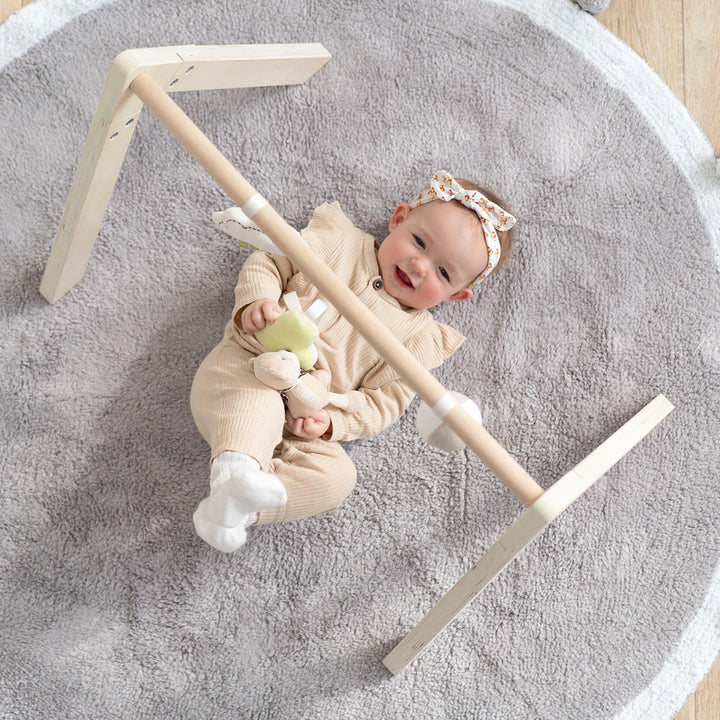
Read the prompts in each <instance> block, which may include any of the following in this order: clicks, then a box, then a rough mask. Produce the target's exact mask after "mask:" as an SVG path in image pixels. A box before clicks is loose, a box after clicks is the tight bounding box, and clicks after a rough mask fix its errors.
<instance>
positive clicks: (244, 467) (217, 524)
mask: <svg viewBox="0 0 720 720" xmlns="http://www.w3.org/2000/svg"><path fill="white" fill-rule="evenodd" d="M285 502H287V493H286V491H285V486H284V485H283V484H282V483H281V482H280V481H279V480H278V479H277V478H276V477H275V476H274V475H271V474H270V473H266V472H263V471H262V470H260V465H259V463H258V462H257V461H256V460H255V459H254V458H251V457H249V456H248V455H243V454H242V453H237V452H232V451H230V450H226V451H225V452H223V453H220V455H218V456H217V457H216V458H215V460H214V461H213V464H212V467H211V470H210V495H209V496H208V497H206V498H205V499H204V500H202V501H201V502H200V505H198V508H197V510H196V511H195V513H194V515H193V522H194V524H195V530H196V531H197V534H198V535H199V536H200V537H201V538H202V539H203V540H205V542H207V543H208V544H210V545H212V546H213V547H214V548H216V549H217V550H220V551H222V552H233V551H234V550H237V549H238V548H239V547H240V546H242V545H244V544H245V541H246V540H247V533H246V528H247V527H248V526H250V525H252V524H253V523H254V522H255V521H256V520H257V513H258V512H259V511H260V510H264V509H265V508H271V507H277V506H278V505H283V504H284V503H285Z"/></svg>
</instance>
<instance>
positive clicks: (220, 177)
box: [130, 73, 543, 505]
mask: <svg viewBox="0 0 720 720" xmlns="http://www.w3.org/2000/svg"><path fill="white" fill-rule="evenodd" d="M130 87H131V89H132V90H133V92H135V93H137V95H138V97H139V98H140V99H141V100H142V101H143V103H145V105H146V106H147V107H148V109H149V110H150V111H151V112H152V113H153V114H154V115H155V116H156V117H157V118H158V120H160V122H162V123H163V124H164V125H165V126H166V127H167V128H168V130H170V132H171V133H172V134H173V135H174V136H175V138H176V139H177V140H178V142H179V143H180V144H181V145H182V146H183V147H184V148H185V149H186V150H187V151H188V152H189V153H190V154H191V155H192V156H193V157H194V158H195V159H196V160H197V161H198V162H199V163H200V165H202V167H204V168H205V170H206V171H207V172H208V174H209V175H210V176H211V177H212V178H213V179H214V180H215V181H216V182H217V183H218V184H219V185H220V187H222V188H223V190H225V192H226V193H227V194H228V195H229V196H230V198H231V199H232V200H233V201H234V202H235V203H236V204H237V205H240V206H243V205H245V204H246V203H247V202H248V201H249V200H250V199H251V198H253V197H254V196H256V195H257V194H258V193H257V191H256V190H255V189H254V188H253V187H252V186H251V185H250V184H249V183H248V181H247V180H246V179H245V178H244V177H243V176H242V175H241V174H240V173H239V172H238V171H237V170H236V169H235V168H234V167H233V166H232V164H231V163H230V161H229V160H227V158H225V156H224V155H223V154H222V153H221V152H220V151H219V150H218V149H217V148H216V147H215V146H214V145H213V144H212V142H210V140H209V139H208V138H207V137H206V136H205V135H204V134H203V132H202V131H201V130H200V129H199V128H198V127H197V125H195V124H194V123H193V122H192V120H190V118H189V117H188V116H187V115H186V114H185V113H184V112H183V111H182V110H181V109H180V107H178V105H177V103H175V102H174V101H173V100H172V98H170V96H169V95H168V94H167V93H165V92H164V91H163V90H162V88H161V87H160V86H159V85H158V84H157V83H156V82H155V81H154V80H153V78H152V77H151V76H150V75H149V74H148V73H141V74H140V75H138V76H137V77H136V78H135V79H134V80H133V81H132V83H131V84H130ZM253 220H254V221H255V222H256V223H257V224H258V225H259V226H260V228H261V229H262V230H263V232H265V233H266V234H267V235H268V236H269V237H270V239H271V240H272V241H273V242H274V243H275V244H276V245H277V246H278V247H279V248H280V250H282V252H284V253H285V254H286V255H287V256H288V257H289V258H290V259H291V260H292V261H293V262H294V263H295V265H297V267H298V268H299V269H300V270H301V271H302V273H303V274H304V275H305V276H306V277H307V278H308V279H309V280H310V281H311V282H312V283H313V284H314V285H315V286H316V287H317V288H318V289H319V290H320V291H321V292H322V293H323V295H324V296H325V297H326V298H327V299H328V300H329V301H330V302H331V303H332V304H333V305H334V307H335V308H336V309H337V310H338V312H340V313H342V315H344V316H345V317H346V318H347V319H348V320H349V321H350V323H351V324H352V325H353V326H354V327H355V329H356V330H357V331H358V332H359V333H360V334H361V335H362V336H363V337H364V338H365V339H366V340H367V341H368V342H369V343H370V344H371V345H372V346H373V347H374V348H375V349H376V350H377V351H378V353H379V354H380V355H381V356H382V357H383V358H384V359H385V360H386V362H387V363H388V364H389V365H391V366H392V367H393V368H395V370H397V371H398V373H400V375H401V376H402V377H404V378H405V380H407V382H408V384H409V385H410V387H411V388H412V389H413V391H414V392H415V393H416V394H417V395H419V396H420V397H421V398H422V399H423V400H425V402H426V403H427V404H428V405H430V407H434V406H435V405H436V404H437V403H438V402H439V401H440V399H441V398H443V397H444V396H445V395H446V390H445V388H444V387H443V386H442V385H441V384H440V383H439V382H438V381H437V380H436V379H435V378H434V377H433V376H432V375H431V374H430V373H429V372H428V371H427V370H426V369H425V368H424V367H423V366H422V365H421V364H420V363H419V362H418V361H417V360H416V359H415V358H414V357H413V356H412V355H411V354H410V353H409V352H408V350H406V348H405V347H404V346H403V344H402V343H401V342H400V341H399V340H398V339H397V338H396V337H394V336H393V335H392V333H391V332H390V331H389V330H388V329H387V328H386V327H385V326H384V325H383V324H382V323H381V322H380V321H379V320H378V319H377V318H376V317H375V316H374V315H373V314H372V312H370V310H369V309H368V308H367V307H366V306H365V304H364V303H363V302H362V301H361V300H360V299H359V298H358V297H357V296H356V295H355V293H353V292H352V290H350V289H349V288H348V287H346V286H345V285H344V284H343V283H341V282H340V281H339V280H338V278H337V276H336V275H335V274H334V273H333V272H332V271H331V270H330V269H329V268H328V267H327V265H325V263H324V262H323V261H322V260H321V259H320V258H319V257H318V256H317V255H315V253H314V252H313V251H312V250H310V248H309V247H308V246H307V245H306V244H305V242H304V241H303V240H302V238H301V237H300V234H299V233H298V232H297V230H295V229H294V228H292V227H290V225H288V224H287V223H286V222H285V220H283V219H282V217H280V215H278V214H277V212H275V210H273V208H272V207H271V206H270V205H265V206H263V207H262V208H261V209H260V210H258V211H257V212H256V213H255V214H254V215H253ZM445 422H446V423H447V424H448V425H449V426H450V427H451V428H452V429H453V430H454V431H455V432H456V433H457V434H458V435H459V436H460V437H461V438H462V439H463V440H464V441H465V443H466V444H467V445H468V446H469V447H470V448H471V449H472V450H473V452H475V453H476V454H477V455H478V457H479V458H480V459H481V460H482V461H483V462H484V463H485V464H486V465H487V466H488V467H489V468H490V469H491V470H492V471H493V472H494V473H495V475H496V476H497V477H498V478H499V479H500V480H501V481H502V482H503V483H504V484H505V485H506V486H507V487H508V488H509V489H510V490H511V491H512V492H513V493H514V494H515V496H516V497H517V498H518V499H519V500H520V501H521V502H522V503H523V504H524V505H530V504H532V503H533V502H534V501H535V500H537V498H538V497H540V495H542V492H543V491H542V488H541V487H540V486H539V485H538V484H537V483H536V482H535V481H534V480H533V479H532V478H531V477H530V475H528V473H527V472H526V471H525V470H524V469H523V468H522V467H521V466H520V465H519V464H518V463H517V462H516V461H515V460H514V459H513V458H512V457H511V456H510V455H509V454H508V453H507V451H506V450H505V449H504V448H503V447H502V446H501V445H500V444H499V443H498V442H497V441H496V440H495V439H494V438H493V437H492V436H491V435H490V434H489V433H488V432H487V430H485V428H483V427H482V425H480V424H479V423H477V422H475V421H474V420H473V419H472V418H471V417H470V415H469V414H468V413H467V412H466V411H465V410H463V408H462V407H461V406H460V405H456V406H455V407H454V408H453V409H452V410H451V411H450V412H449V413H448V414H447V415H446V416H445Z"/></svg>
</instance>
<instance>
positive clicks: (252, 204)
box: [242, 193, 268, 219]
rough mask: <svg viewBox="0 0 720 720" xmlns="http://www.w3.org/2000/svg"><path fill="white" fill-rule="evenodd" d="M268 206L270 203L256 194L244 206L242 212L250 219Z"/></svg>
mask: <svg viewBox="0 0 720 720" xmlns="http://www.w3.org/2000/svg"><path fill="white" fill-rule="evenodd" d="M267 204H268V201H267V200H266V199H265V198H264V197H263V196H262V195H261V194H260V193H255V194H254V195H253V196H252V197H251V198H250V199H249V200H248V201H247V202H246V203H245V204H244V205H243V206H242V211H243V212H244V213H245V214H246V215H247V216H248V217H249V218H250V219H252V217H253V216H254V215H255V213H256V212H257V211H258V210H260V208H264V207H265V206H266V205H267Z"/></svg>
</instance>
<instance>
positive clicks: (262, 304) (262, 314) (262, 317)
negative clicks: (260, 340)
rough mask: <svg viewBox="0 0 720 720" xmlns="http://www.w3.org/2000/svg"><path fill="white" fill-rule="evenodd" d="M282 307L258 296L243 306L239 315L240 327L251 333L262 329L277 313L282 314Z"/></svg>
mask: <svg viewBox="0 0 720 720" xmlns="http://www.w3.org/2000/svg"><path fill="white" fill-rule="evenodd" d="M282 312H283V310H282V308H281V307H280V306H279V305H278V304H277V303H276V302H275V301H274V300H270V299H269V298H260V299H259V300H255V302H251V303H250V304H249V305H247V306H246V307H245V309H244V310H243V311H242V315H240V323H241V325H242V329H243V330H244V331H245V332H246V333H247V334H248V335H252V334H253V333H254V332H257V331H258V330H262V329H263V328H264V327H265V326H266V325H267V324H268V323H272V322H273V321H274V320H275V318H276V317H277V316H278V315H282Z"/></svg>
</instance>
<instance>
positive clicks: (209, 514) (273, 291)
mask: <svg viewBox="0 0 720 720" xmlns="http://www.w3.org/2000/svg"><path fill="white" fill-rule="evenodd" d="M514 224H515V218H514V217H512V215H510V214H508V213H507V212H505V211H504V210H503V209H502V208H501V207H500V206H499V204H498V202H497V201H496V200H495V198H492V199H491V198H490V197H489V193H488V192H487V191H484V190H481V189H480V188H478V187H477V186H475V185H473V184H472V183H470V182H468V181H466V180H461V179H458V180H456V179H454V178H453V177H451V176H450V175H448V174H446V173H443V174H439V175H435V176H433V178H432V181H431V183H430V186H429V187H428V188H426V189H425V190H423V191H422V192H421V193H420V195H419V196H418V198H417V199H416V200H415V201H414V202H413V203H412V204H408V203H401V204H400V205H398V206H397V208H396V209H395V212H393V214H392V217H391V218H390V223H389V231H390V233H389V235H388V236H387V237H386V238H385V240H383V242H382V244H381V245H380V246H379V247H378V246H377V244H376V242H375V240H374V238H373V237H372V236H370V235H368V234H366V233H364V232H362V231H361V230H359V229H358V228H356V227H355V226H354V225H353V224H352V222H351V221H350V220H349V219H348V218H347V217H346V216H345V214H344V213H343V212H342V210H341V209H340V206H339V205H338V204H337V203H333V204H325V205H322V206H321V207H319V208H317V209H316V210H315V212H314V214H313V217H312V220H311V221H310V224H309V225H308V227H307V228H306V229H305V230H303V232H302V236H303V238H304V240H305V241H306V242H307V243H308V245H309V246H310V247H311V248H312V249H313V250H314V251H315V252H316V253H317V254H318V255H319V256H320V257H321V258H323V260H324V261H325V263H326V264H327V265H328V266H329V267H330V268H331V269H332V270H333V272H334V273H335V274H336V275H337V276H338V278H339V281H340V282H342V283H345V284H347V285H348V286H349V287H350V288H351V289H352V290H353V291H354V292H355V294H356V295H358V296H359V297H360V299H361V300H362V301H363V302H364V303H365V304H366V305H367V306H368V307H369V308H370V310H371V311H372V312H373V313H374V314H375V315H376V316H377V317H378V318H379V319H380V320H381V321H382V322H383V323H384V324H385V326H386V327H387V328H388V329H390V330H391V332H392V333H393V335H395V336H396V337H397V338H398V339H399V340H400V341H401V342H402V343H403V345H404V346H405V347H406V348H407V349H408V351H409V352H410V353H411V354H412V355H413V356H414V357H415V358H416V359H417V360H418V361H419V362H420V363H421V364H422V365H423V366H424V367H425V368H426V369H428V370H429V369H432V368H434V367H437V366H438V365H440V364H441V363H442V362H443V361H444V360H445V359H446V358H448V357H449V356H450V355H451V354H452V353H453V352H454V351H455V350H456V349H457V348H458V347H459V346H460V344H461V343H462V342H463V341H464V339H465V338H464V337H463V336H462V335H461V334H460V333H458V332H457V331H456V330H454V329H453V328H451V327H449V326H447V325H444V324H442V323H439V322H437V321H435V320H434V319H433V317H432V315H431V314H430V313H429V312H428V308H432V307H434V306H436V305H438V304H439V303H441V302H445V301H457V300H467V299H468V298H470V297H471V296H472V294H473V287H474V285H475V284H476V283H477V282H479V281H481V280H483V279H485V278H486V277H487V276H488V275H489V274H490V273H491V272H492V271H493V270H495V269H496V268H498V267H499V266H500V264H501V262H502V261H504V260H505V259H506V258H507V257H508V254H509V249H510V244H511V240H512V232H509V231H510V228H512V226H513V225H514ZM286 292H295V293H297V295H298V297H299V298H300V301H301V304H302V306H303V307H304V308H307V307H309V306H310V305H311V304H312V303H313V302H314V301H315V300H318V299H320V295H319V292H318V290H317V289H316V288H315V287H314V286H313V285H312V284H311V283H310V282H309V281H308V280H307V279H306V278H305V277H304V276H303V274H302V273H300V272H299V271H298V270H297V269H296V268H295V267H294V266H293V264H292V262H291V261H290V260H289V259H288V258H287V257H285V256H281V255H271V254H269V253H265V252H256V253H253V254H252V255H251V256H250V257H249V258H248V260H247V261H246V263H245V265H244V267H243V269H242V270H241V272H240V276H239V280H238V284H237V287H236V288H235V307H234V309H233V313H232V318H231V320H230V321H229V322H228V324H227V326H226V328H225V333H224V337H223V339H222V341H221V342H220V344H219V345H217V346H216V347H215V348H214V349H213V350H212V351H211V352H210V354H209V355H208V357H207V358H206V359H205V360H204V361H203V362H202V364H201V365H200V367H199V369H198V371H197V374H196V376H195V379H194V382H193V386H192V390H191V394H190V405H191V408H192V412H193V417H194V419H195V422H196V424H197V426H198V429H199V430H200V432H201V433H202V435H203V437H204V438H205V439H206V440H207V442H208V444H209V445H210V449H211V458H212V464H211V470H210V494H209V496H208V497H207V498H205V499H204V500H202V501H201V503H200V505H199V506H198V508H197V510H196V511H195V514H194V515H193V521H194V524H195V529H196V531H197V533H198V535H199V536H200V537H201V538H202V539H203V540H205V541H206V542H207V543H209V544H210V545H212V546H213V547H214V548H216V549H218V550H220V551H223V552H233V551H234V550H237V549H238V548H239V547H241V546H242V545H243V544H244V543H245V541H246V538H247V528H248V527H249V526H250V525H253V524H268V523H276V522H283V521H288V520H296V519H299V518H303V517H309V516H311V515H315V514H318V513H323V512H328V511H330V510H333V509H335V508H337V507H338V505H339V504H340V503H341V502H342V501H343V500H344V499H345V498H346V497H347V496H348V495H349V493H350V492H351V490H352V489H353V487H354V485H355V480H356V477H357V473H356V470H355V466H354V465H353V463H352V461H351V460H350V458H349V457H348V455H347V454H346V453H345V451H344V450H343V448H342V447H341V445H340V443H341V442H343V441H347V440H353V439H357V438H362V437H369V436H372V435H376V434H377V433H379V432H380V431H381V430H383V429H384V428H386V427H388V426H389V425H391V424H392V423H393V422H395V421H396V420H397V419H398V418H399V417H400V416H401V415H402V414H403V412H405V410H406V408H407V406H408V405H409V404H410V402H411V400H412V399H413V396H414V393H413V392H412V390H411V389H410V388H409V387H408V385H407V384H406V383H405V381H403V379H402V378H401V377H400V376H399V375H398V373H397V372H396V371H395V370H394V369H393V368H391V367H390V366H389V365H387V364H386V363H385V362H384V361H383V359H382V358H381V357H380V356H379V355H378V353H377V352H376V351H375V350H374V349H373V348H372V347H371V346H370V345H369V344H368V343H367V342H366V341H365V340H364V339H363V338H362V337H361V336H360V335H359V334H358V333H357V332H355V331H354V329H353V327H352V326H351V325H350V323H349V322H348V321H347V320H346V319H345V318H344V317H343V316H341V315H340V314H339V313H338V312H337V311H336V310H335V309H334V308H332V307H330V308H329V309H328V310H327V311H326V312H325V313H324V314H323V315H322V317H321V318H320V319H319V320H318V321H317V325H318V329H319V331H320V335H319V337H318V339H317V340H316V346H317V350H318V360H317V362H316V364H315V367H316V368H319V369H324V370H327V371H329V373H330V376H331V378H332V380H331V386H330V390H332V391H333V392H337V393H346V392H350V391H356V392H357V393H358V394H359V396H360V399H361V403H360V405H361V409H360V410H359V411H357V412H353V413H350V412H346V411H343V410H341V409H338V408H333V407H328V408H324V409H322V410H320V411H318V412H316V413H314V414H313V415H310V416H308V417H297V418H296V417H292V416H291V415H290V414H289V413H287V412H286V410H285V406H284V403H283V399H282V396H281V395H280V393H278V392H277V391H276V390H273V389H271V388H269V387H267V386H266V385H264V384H263V383H261V382H260V381H259V380H257V378H256V377H255V375H254V374H253V372H252V368H251V366H250V363H249V360H250V358H252V357H254V356H257V355H259V354H260V353H262V352H264V348H263V347H262V345H261V344H260V343H259V342H258V341H257V339H256V338H255V337H254V334H253V333H255V332H256V331H257V330H260V329H262V328H263V327H265V325H266V324H268V323H272V322H273V321H274V319H275V318H276V317H277V315H278V314H279V313H282V312H283V308H282V307H281V306H280V305H279V300H280V297H281V296H282V295H283V294H284V293H286Z"/></svg>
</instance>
